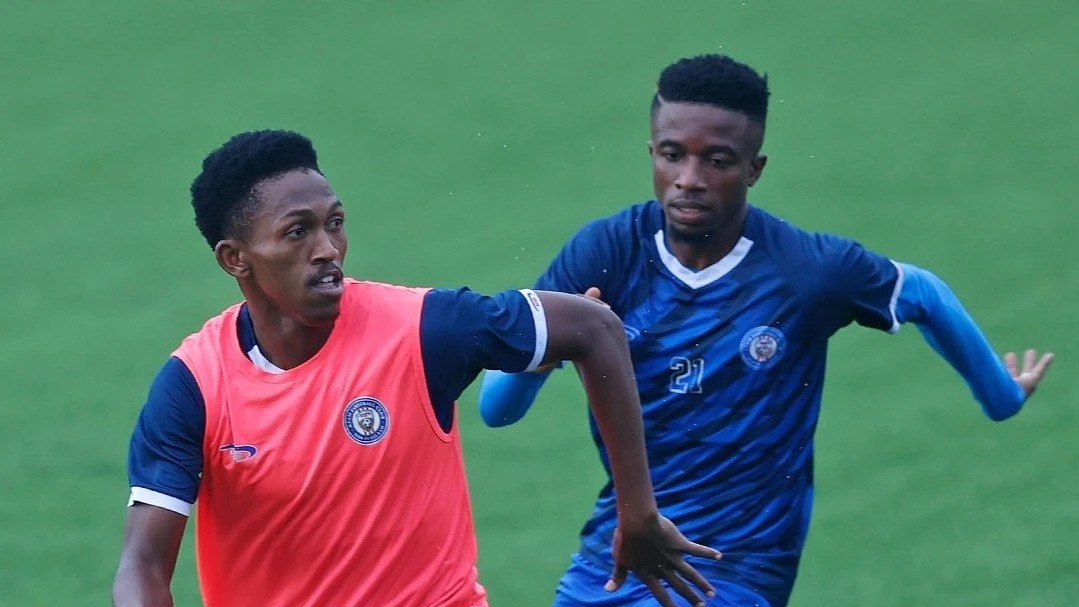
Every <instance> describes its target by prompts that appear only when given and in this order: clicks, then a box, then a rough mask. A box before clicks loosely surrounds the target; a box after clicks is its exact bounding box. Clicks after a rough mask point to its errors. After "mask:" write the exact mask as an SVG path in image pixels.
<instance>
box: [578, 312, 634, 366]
mask: <svg viewBox="0 0 1079 607" xmlns="http://www.w3.org/2000/svg"><path fill="white" fill-rule="evenodd" d="M577 335H578V346H579V348H578V351H579V352H580V354H581V356H580V358H586V357H588V356H589V355H591V354H592V353H594V352H597V351H600V350H602V349H604V348H605V347H608V346H609V345H610V344H611V343H612V342H615V343H621V342H625V340H626V329H625V326H624V325H623V324H622V319H621V318H619V317H618V315H617V314H615V313H614V312H613V311H612V310H611V309H610V308H605V307H602V306H595V307H594V308H593V309H592V310H590V312H589V314H588V316H587V317H586V318H583V319H582V323H581V326H580V328H579V329H578V332H577Z"/></svg>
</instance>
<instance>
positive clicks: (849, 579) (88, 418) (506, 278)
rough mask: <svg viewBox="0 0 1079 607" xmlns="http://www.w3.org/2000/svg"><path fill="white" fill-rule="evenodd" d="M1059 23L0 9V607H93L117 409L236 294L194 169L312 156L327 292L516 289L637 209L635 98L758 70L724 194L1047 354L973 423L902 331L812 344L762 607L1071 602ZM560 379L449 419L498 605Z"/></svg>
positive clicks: (863, 15)
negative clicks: (743, 191)
mask: <svg viewBox="0 0 1079 607" xmlns="http://www.w3.org/2000/svg"><path fill="white" fill-rule="evenodd" d="M1077 26H1079V5H1077V4H1075V3H1074V2H1071V1H1065V0H1057V1H1049V0H1047V1H1042V2H1034V3H1027V4H1022V3H1016V2H1003V1H1001V0H983V1H979V2H972V1H965V2H964V1H960V2H953V3H941V2H928V1H920V2H910V3H897V2H883V1H878V2H866V3H838V2H828V1H825V0H812V1H811V0H802V1H800V2H794V1H788V2H752V1H747V2H729V1H720V0H713V1H711V2H701V1H695V2H671V3H668V4H666V5H664V4H662V3H660V2H640V1H636V0H623V1H619V2H569V1H564V0H557V1H550V2H546V3H523V2H522V3H512V2H503V3H495V2H490V1H486V2H485V1H478V0H471V1H467V0H462V1H456V2H449V1H447V2H431V1H428V2H419V1H413V2H385V3H376V2H355V3H348V2H317V3H310V4H307V5H301V4H299V3H289V2H271V1H264V2H250V1H249V2H239V1H233V2H224V1H222V2H207V1H189V2H159V3H150V2H130V1H114V2H101V3H87V2H72V1H69V0H57V1H54V2H49V3H44V2H42V3H32V2H26V1H12V2H8V3H6V4H5V6H4V9H3V17H2V18H0V54H2V56H3V58H4V60H3V61H2V62H0V83H2V84H0V129H2V130H0V132H2V133H3V145H2V146H0V167H2V169H0V170H2V171H3V178H2V179H0V197H2V199H3V203H2V213H3V217H4V220H5V221H4V224H5V225H7V226H8V227H11V228H13V229H16V228H17V229H16V231H15V232H12V233H9V234H8V236H9V237H7V238H5V239H4V242H3V245H2V251H3V259H4V260H5V262H6V263H4V264H2V267H0V284H3V285H4V287H5V288H4V296H3V297H2V298H0V317H2V318H3V319H4V321H3V323H4V325H3V331H2V334H3V339H2V340H0V386H3V392H2V393H3V405H2V406H0V457H2V461H3V466H0V488H2V489H0V491H2V494H0V495H2V496H0V604H2V605H4V606H37V605H101V604H106V603H107V602H108V599H107V597H108V594H109V588H110V584H111V579H112V575H113V572H114V569H115V564H116V559H117V556H118V552H119V547H120V540H121V531H122V520H123V515H124V503H125V500H126V497H127V481H126V474H125V457H126V449H127V441H128V437H129V434H130V431H131V427H132V424H133V422H134V419H135V416H136V414H137V412H138V410H139V408H140V406H141V404H142V399H143V398H144V397H145V393H146V390H147V387H148V385H149V382H150V379H151V378H152V376H153V374H154V373H155V372H156V370H157V368H158V367H159V365H160V364H161V363H162V362H163V361H164V360H165V358H166V357H167V356H168V354H169V352H170V351H171V350H172V348H174V347H175V345H176V344H178V342H179V340H180V339H181V338H182V337H183V336H185V335H186V334H188V333H189V332H191V331H194V330H196V329H197V328H198V327H199V326H200V325H201V322H202V321H203V320H204V319H205V318H207V317H209V316H211V315H213V314H215V313H217V312H218V311H219V310H220V309H222V308H223V307H224V306H226V305H228V304H230V303H232V302H233V301H235V299H236V298H237V296H238V292H237V291H236V289H235V286H234V284H233V283H231V282H230V281H229V280H228V279H227V277H226V276H225V275H224V274H223V273H222V272H221V271H220V270H219V269H218V268H217V267H216V265H215V263H214V262H213V260H212V257H211V255H210V253H209V251H208V250H207V249H206V247H205V244H204V243H202V242H201V239H200V237H199V235H198V233H197V232H196V229H195V226H194V224H193V220H192V214H191V211H190V207H189V202H188V197H187V188H188V185H189V184H190V181H191V179H192V178H193V177H194V175H195V174H196V173H197V171H198V168H199V163H200V161H201V159H202V157H203V155H204V154H205V153H206V152H208V151H209V150H210V149H211V148H212V147H214V146H216V145H218V144H219V143H221V142H223V141H224V140H225V139H227V138H228V137H229V136H230V135H232V134H233V133H236V132H239V131H242V130H248V129H254V128H270V127H272V128H282V127H283V128H291V129H297V130H300V131H302V132H304V133H305V134H307V135H309V136H310V137H312V138H313V140H314V141H315V143H316V146H317V147H318V149H319V152H320V154H321V157H322V164H323V167H324V169H325V170H326V172H327V175H328V176H329V178H330V180H331V182H332V183H333V184H334V185H335V187H336V188H337V191H338V192H339V194H340V195H341V196H342V198H343V199H344V200H345V202H346V205H347V206H348V208H349V213H350V222H349V230H350V233H349V235H350V237H351V247H350V253H351V257H350V259H349V262H348V266H347V270H348V272H349V273H350V274H351V275H353V276H357V277H362V278H369V279H375V280H384V281H392V282H400V283H406V284H411V285H438V286H458V285H462V284H463V285H468V286H471V287H472V288H474V289H479V290H486V291H492V290H500V289H504V288H510V287H519V286H525V285H528V284H530V283H531V282H532V280H533V279H534V278H535V276H536V275H538V273H539V272H540V271H541V270H542V269H543V268H544V267H545V266H546V264H547V262H548V261H549V259H550V257H551V256H552V255H554V253H555V252H556V251H557V249H558V248H559V246H560V245H561V243H562V242H563V241H564V239H565V238H566V237H568V236H569V234H571V233H572V232H573V231H574V230H575V229H576V228H577V227H578V225H579V224H581V223H582V222H584V221H585V220H587V219H590V218H593V217H595V216H598V215H602V214H607V213H610V212H613V211H615V210H617V209H619V208H620V207H622V206H624V205H627V204H629V203H632V202H635V201H638V200H642V199H645V198H647V197H649V196H650V195H651V181H650V172H649V162H648V158H647V156H646V148H645V141H646V139H647V136H648V133H647V126H648V112H647V108H648V102H649V99H650V95H651V93H652V92H653V90H654V85H655V81H656V77H657V75H658V73H659V71H660V70H661V69H662V68H663V67H664V66H665V65H667V64H668V63H670V62H671V61H673V60H675V59H677V58H679V57H682V56H686V55H692V54H696V53H700V52H711V51H720V52H728V53H731V54H733V55H734V56H736V57H737V58H740V59H742V60H744V61H748V62H749V63H751V64H752V65H754V66H756V67H757V68H758V69H760V70H763V71H766V72H767V73H768V75H769V77H770V82H771V85H772V89H773V102H772V106H771V115H770V119H769V130H768V136H767V141H766V145H765V149H766V152H767V153H768V154H769V155H770V162H769V164H768V170H767V171H766V172H765V175H764V179H763V180H762V182H761V184H760V185H759V186H758V187H757V188H755V189H754V190H753V191H752V195H753V202H755V203H756V204H758V205H760V206H762V207H764V208H766V209H768V210H770V211H772V212H774V213H777V214H779V215H781V216H783V217H785V218H787V219H789V220H791V221H793V222H795V223H797V224H800V225H802V226H803V227H806V228H810V229H819V230H827V231H832V232H837V233H840V234H843V235H847V236H851V237H854V238H857V239H859V240H861V241H862V242H864V243H865V244H867V245H868V246H870V247H872V248H874V249H877V250H879V251H881V252H884V253H887V254H889V255H891V256H893V257H895V258H898V259H902V260H904V261H909V262H913V263H917V264H921V265H923V266H926V267H929V268H931V269H933V270H935V271H936V272H937V273H939V274H940V275H941V276H943V277H944V278H946V279H947V280H949V281H950V282H951V284H952V285H953V287H954V289H955V290H956V292H957V293H958V294H959V295H960V297H961V298H963V300H964V301H965V303H966V304H967V305H968V307H969V309H970V310H971V312H972V313H973V314H974V315H975V316H976V317H977V318H978V319H979V321H980V323H981V324H982V326H983V328H984V330H985V331H986V333H987V334H988V335H989V337H990V338H991V339H992V340H993V342H994V344H995V345H996V346H997V347H998V348H1000V349H1001V350H1002V351H1003V350H1005V349H1016V348H1025V347H1038V348H1042V349H1053V350H1054V351H1056V352H1057V354H1058V360H1057V363H1056V364H1055V366H1054V368H1053V370H1052V372H1051V375H1050V377H1049V379H1048V381H1047V382H1046V384H1045V386H1044V388H1043V390H1042V391H1041V392H1040V393H1039V394H1038V395H1037V397H1036V398H1035V399H1034V401H1033V402H1032V403H1031V404H1030V405H1029V407H1028V409H1027V410H1025V411H1024V412H1023V413H1022V414H1020V415H1019V416H1018V417H1017V418H1015V419H1013V420H1010V421H1008V422H1005V423H1003V424H994V423H992V422H990V421H988V420H987V419H986V418H984V417H983V416H982V414H981V413H980V412H979V410H978V407H977V405H976V403H975V402H974V401H973V399H972V398H971V397H970V395H969V393H968V391H967V389H966V387H965V386H964V385H963V383H962V381H961V380H960V379H958V378H957V377H956V376H955V375H954V374H953V373H952V372H951V371H950V369H949V368H948V367H947V365H946V364H945V363H943V362H942V361H941V360H939V359H938V358H937V357H936V356H935V355H933V354H932V352H931V351H930V350H929V348H928V347H927V346H926V345H925V344H924V343H923V342H922V341H921V339H920V337H919V336H918V334H917V331H915V330H912V329H910V328H908V329H907V330H905V331H903V332H902V333H901V334H900V335H899V336H897V337H888V336H885V335H881V334H876V333H873V332H870V331H865V330H858V329H850V330H847V331H845V332H842V333H841V334H840V335H839V336H838V337H837V338H836V339H835V340H834V342H833V344H834V347H833V356H832V361H831V366H832V370H831V374H830V380H829V383H828V385H827V389H826V393H825V403H824V407H823V411H824V412H823V417H822V422H821V426H820V430H819V433H818V475H817V478H818V491H817V496H818V498H817V506H816V511H815V519H814V522H813V527H812V531H811V534H810V539H809V546H808V549H807V551H806V556H805V560H804V565H803V567H802V570H801V574H800V577H799V581H798V584H797V586H796V590H795V594H794V599H793V602H792V604H793V605H795V606H799V607H810V606H824V605H828V606H845V605H851V606H854V605H878V606H891V605H1009V606H1010V605H1031V606H1033V605H1037V606H1046V605H1054V606H1056V605H1060V606H1063V605H1075V604H1079V549H1077V548H1076V546H1075V542H1076V540H1077V539H1079V478H1077V474H1076V472H1077V471H1076V463H1077V462H1079V443H1077V441H1076V440H1075V435H1076V426H1077V423H1076V422H1077V421H1079V413H1077V412H1076V407H1075V405H1076V400H1077V397H1079V379H1077V377H1076V374H1075V372H1074V368H1075V367H1074V363H1073V358H1074V355H1075V352H1076V349H1075V347H1074V344H1075V341H1076V338H1075V336H1074V334H1072V333H1071V331H1073V330H1075V319H1076V314H1075V312H1074V308H1075V302H1076V301H1077V300H1079V270H1077V266H1076V263H1075V262H1076V259H1079V243H1077V239H1079V238H1077V237H1079V231H1077V227H1079V220H1077V218H1076V213H1075V209H1074V204H1073V202H1072V198H1073V196H1074V193H1075V191H1076V189H1077V186H1079V177H1077V172H1076V168H1075V162H1076V146H1075V142H1076V140H1079V113H1077V112H1076V111H1075V108H1074V103H1073V100H1074V97H1075V94H1076V93H1077V80H1076V76H1075V74H1076V73H1077V70H1076V58H1077V57H1079V36H1076V35H1075V32H1076V31H1077V30H1079V28H1077ZM561 375H562V376H561V377H558V378H557V379H555V380H553V381H552V382H551V384H550V385H549V386H548V388H547V389H546V390H545V391H544V392H543V394H542V395H541V398H540V400H539V402H538V403H537V405H536V407H535V408H534V409H533V412H532V413H531V414H530V415H529V416H528V417H527V418H526V419H525V420H524V421H523V422H521V423H520V424H518V425H516V426H513V427H510V428H506V429H500V430H490V429H487V428H485V427H483V426H482V424H481V423H480V421H479V418H478V415H477V414H476V410H475V388H472V389H470V390H469V392H468V393H466V395H465V396H464V397H463V398H462V399H461V401H460V405H461V412H462V413H461V418H462V422H461V424H462V431H463V435H464V442H465V450H466V456H467V458H468V465H469V474H470V481H471V487H472V494H473V501H474V505H475V514H476V521H477V526H478V530H479V534H480V541H481V563H480V564H481V575H482V578H483V581H484V583H485V584H486V585H487V587H488V588H489V590H490V593H491V602H492V605H494V606H496V607H505V606H515V607H518V606H519V607H529V606H533V605H535V606H542V605H548V604H549V601H550V598H551V596H552V592H553V588H554V586H555V584H556V581H557V579H558V577H559V575H560V574H561V572H562V570H563V568H564V567H565V566H566V564H567V563H568V557H569V555H570V553H571V552H572V551H573V550H574V549H575V545H576V534H577V531H578V528H579V526H580V524H581V523H582V522H583V521H584V519H585V517H586V515H587V514H588V512H589V511H590V507H591V500H592V498H593V496H594V494H595V492H596V491H597V490H598V489H599V487H600V484H601V470H600V466H599V464H598V461H597V459H596V457H595V454H594V452H593V449H592V447H591V446H590V443H589V440H588V437H587V429H586V424H585V414H584V406H585V405H584V402H583V400H582V398H581V390H580V388H579V386H578V384H577V382H576V378H575V377H574V375H573V374H572V373H563V374H561ZM190 539H191V536H190V534H189V541H188V542H187V544H186V547H185V550H184V553H183V555H182V558H181V563H180V566H179V570H178V572H177V575H176V580H175V583H174V590H175V595H176V597H177V604H178V605H196V604H198V594H197V582H196V578H195V573H194V564H193V558H192V552H191V541H190ZM418 548H419V549H422V547H418ZM719 548H722V546H720V547H719Z"/></svg>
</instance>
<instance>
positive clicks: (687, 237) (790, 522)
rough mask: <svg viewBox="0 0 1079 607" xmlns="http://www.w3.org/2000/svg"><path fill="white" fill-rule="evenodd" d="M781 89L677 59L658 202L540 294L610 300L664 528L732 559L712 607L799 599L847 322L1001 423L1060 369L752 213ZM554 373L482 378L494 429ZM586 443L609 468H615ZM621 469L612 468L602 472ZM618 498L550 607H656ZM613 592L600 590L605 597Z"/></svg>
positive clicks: (952, 303) (918, 292)
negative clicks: (769, 117)
mask: <svg viewBox="0 0 1079 607" xmlns="http://www.w3.org/2000/svg"><path fill="white" fill-rule="evenodd" d="M768 97H769V90H768V84H767V81H766V80H765V79H764V78H762V77H761V76H760V75H758V74H757V73H756V72H755V71H754V70H753V69H752V68H750V67H748V66H746V65H744V64H742V63H739V62H737V61H734V60H732V59H731V58H729V57H725V56H718V55H706V56H698V57H694V58H689V59H682V60H679V61H677V62H676V63H674V64H672V65H670V66H668V67H667V68H666V69H665V70H664V71H663V73H662V74H661V76H660V79H659V87H658V91H657V93H656V94H655V97H654V99H653V101H652V117H651V129H652V133H651V135H652V139H651V142H650V143H649V149H650V151H651V156H652V163H653V182H654V186H655V196H656V199H655V200H652V201H649V202H645V203H642V204H637V205H634V206H631V207H629V208H627V209H625V210H623V211H621V212H619V213H616V214H614V215H612V216H609V217H606V218H603V219H598V220H595V221H592V222H591V223H588V224H587V225H585V226H584V227H583V228H581V229H580V230H579V231H578V232H577V233H576V234H575V235H574V236H573V237H572V238H571V239H570V240H569V242H568V243H566V245H565V247H564V248H563V249H562V251H561V252H560V253H559V254H558V256H557V257H556V258H555V259H554V261H553V262H552V263H551V265H550V267H549V268H548V270H547V272H546V273H545V274H544V275H543V276H542V277H540V279H539V280H538V282H537V283H536V287H537V288H540V289H548V290H556V291H565V292H568V293H578V294H587V295H590V296H595V297H602V299H603V300H604V301H605V302H606V303H607V304H609V305H610V307H611V308H612V309H613V310H614V311H615V312H616V313H617V314H618V316H619V317H621V318H622V320H623V322H624V325H625V330H626V333H627V335H628V337H629V340H630V351H631V354H632V358H633V362H634V369H635V372H636V377H637V383H638V389H639V391H640V395H641V402H642V405H643V407H644V415H645V431H646V435H647V443H648V457H649V462H650V465H651V470H652V477H653V479H654V483H655V490H656V496H657V499H658V503H659V506H660V509H661V511H662V512H663V513H664V514H665V515H666V516H668V517H670V518H671V520H673V521H674V522H676V523H677V524H678V525H679V527H680V528H681V529H682V530H683V531H684V532H685V533H686V534H687V535H688V536H690V537H693V538H695V539H696V540H697V541H701V542H703V543H705V544H708V545H712V546H715V547H717V548H719V549H720V550H723V553H724V558H723V560H721V561H717V562H708V563H705V562H701V563H700V564H699V566H698V569H699V570H700V571H701V572H702V573H704V574H705V575H706V576H707V577H708V578H709V580H710V581H711V582H712V584H713V585H714V586H715V588H716V590H717V591H718V596H717V597H716V598H714V599H712V601H711V602H709V605H739V606H742V605H753V606H767V607H780V606H782V605H786V604H787V603H788V601H789V597H790V594H791V590H792V587H793V585H794V580H795V576H796V574H797V569H798V563H799V559H800V557H801V554H802V548H803V545H804V543H805V539H806V532H807V529H808V527H809V518H810V511H811V506H812V499H813V434H814V430H815V428H816V424H817V417H818V413H819V408H820V400H821V391H822V388H823V385H824V370H825V361H826V354H827V347H828V339H829V338H830V337H831V336H832V335H833V334H834V333H835V332H836V331H838V330H839V329H841V328H843V327H845V326H847V325H849V324H851V323H857V324H859V325H862V326H865V327H870V328H874V329H878V330H881V331H887V332H890V333H894V332H896V331H897V330H898V329H899V327H900V326H901V325H902V324H904V323H913V324H915V325H916V326H917V327H918V329H919V330H920V331H921V333H922V334H923V335H924V337H925V339H926V341H927V342H928V343H929V344H930V346H932V348H933V349H934V350H936V351H937V353H939V354H940V355H941V356H942V357H943V358H944V359H945V360H947V361H948V362H949V363H950V364H951V365H952V366H953V367H954V368H955V370H956V371H958V373H959V374H960V375H961V376H962V377H963V379H964V380H966V382H967V384H968V385H969V386H970V389H971V390H972V391H973V394H974V397H975V398H976V399H977V400H978V402H979V403H980V404H981V406H982V408H983V410H984V412H985V414H986V415H987V416H989V417H990V418H991V419H993V420H1004V419H1007V418H1009V417H1011V416H1013V415H1015V414H1016V413H1017V412H1018V411H1019V409H1020V408H1021V407H1022V406H1023V403H1024V402H1025V401H1026V399H1027V398H1028V397H1029V396H1030V395H1031V394H1032V393H1033V392H1034V390H1035V388H1036V387H1037V386H1038V383H1039V382H1040V381H1041V379H1042V377H1043V375H1044V373H1045V371H1046V368H1047V367H1048V366H1049V363H1050V362H1051V361H1052V354H1046V355H1045V356H1043V357H1042V358H1041V359H1040V360H1037V361H1036V353H1035V352H1034V351H1033V350H1031V351H1027V352H1026V355H1025V357H1024V360H1023V363H1022V367H1020V366H1019V364H1018V362H1017V360H1016V357H1015V355H1013V354H1011V353H1009V354H1007V355H1006V356H1005V357H1004V359H1003V360H1001V359H1000V358H998V357H997V355H996V354H995V353H994V351H993V349H992V347H990V344H989V343H988V342H987V340H986V338H985V337H984V335H983V334H982V332H981V331H980V330H979V328H978V326H977V325H976V324H975V322H974V321H973V320H972V319H971V317H970V316H969V315H968V314H967V312H966V311H965V310H964V308H963V306H962V305H961V304H960V302H959V300H958V299H957V298H956V296H955V295H954V294H953V293H952V291H951V289H949V287H948V286H947V285H946V284H945V283H944V282H943V281H942V280H941V279H940V278H938V277H937V276H935V275H934V274H932V273H930V272H928V271H926V270H923V269H921V268H918V267H915V266H912V265H910V264H905V263H900V262H895V261H892V260H891V259H889V258H887V257H884V256H882V255H879V254H877V253H874V252H871V251H868V250H866V249H865V248H863V247H862V246H860V245H859V244H858V243H856V242H854V241H851V240H848V239H846V238H842V237H839V236H833V235H828V234H814V233H809V232H805V231H803V230H800V229H798V228H797V227H795V226H793V225H790V224H789V223H787V222H785V221H783V220H781V219H779V218H777V217H775V216H773V215H771V214H769V213H767V212H766V211H764V210H762V209H760V208H757V207H755V206H752V205H749V204H748V203H747V201H746V193H747V190H748V188H750V187H751V186H753V185H754V184H755V183H756V182H757V180H758V179H760V176H761V173H762V171H763V170H764V167H765V162H766V160H767V158H766V157H765V156H764V155H763V154H761V146H762V143H763V140H764V131H765V120H766V114H767V108H768ZM547 377H548V373H547V372H546V371H541V372H529V373H521V374H506V373H501V372H487V373H486V374H485V375H484V378H483V385H482V389H481V393H480V407H481V413H482V416H483V418H484V420H485V421H486V423H487V424H489V425H491V426H501V425H507V424H512V423H514V422H516V421H517V420H519V419H520V418H521V417H522V416H523V415H524V414H525V412H526V411H527V409H528V407H529V406H530V404H531V403H532V401H533V399H534V398H535V395H536V393H537V392H538V391H539V389H540V387H541V386H542V384H543V382H544V381H545V379H546V378H547ZM592 433H593V436H594V438H595V442H596V445H597V447H598V449H599V454H600V459H601V461H602V462H603V465H604V467H605V468H608V459H607V451H606V449H605V448H604V445H603V443H602V441H601V440H600V437H599V435H598V434H597V433H596V426H595V422H594V420H593V421H592ZM608 472H609V468H608ZM615 512H616V501H615V496H614V494H613V488H612V485H611V484H610V483H609V482H608V483H607V485H606V486H605V487H604V488H603V489H602V490H601V491H600V493H599V497H598V499H597V501H596V504H595V508H594V511H593V514H592V517H591V519H590V520H589V521H588V522H587V523H586V524H585V525H584V528H583V529H582V531H581V543H580V549H579V551H578V552H577V553H576V554H575V555H574V556H573V558H572V562H571V565H570V567H569V570H568V571H567V572H566V573H565V575H564V576H563V578H562V580H561V582H560V584H559V586H558V589H557V593H556V598H555V603H554V604H555V605H556V606H557V607H570V606H584V605H589V606H644V605H654V602H653V599H652V598H651V597H650V596H649V593H648V590H647V589H646V588H645V587H644V586H643V585H641V584H639V583H637V582H635V581H626V580H625V578H624V576H623V575H620V574H618V573H616V574H615V575H614V576H611V571H612V562H611V553H610V550H609V546H610V544H611V539H612V535H613V533H614V531H615ZM608 577H610V578H611V580H610V583H609V584H608V585H607V591H606V592H605V591H603V590H599V588H600V585H601V584H600V583H601V582H602V581H604V580H606V579H607V578H608Z"/></svg>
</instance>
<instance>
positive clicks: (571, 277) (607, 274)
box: [535, 218, 625, 294]
mask: <svg viewBox="0 0 1079 607" xmlns="http://www.w3.org/2000/svg"><path fill="white" fill-rule="evenodd" d="M617 227H618V226H617V225H615V221H614V220H613V219H612V218H605V219H597V220H594V221H591V222H589V223H587V224H585V225H584V227H582V228H581V229H580V230H578V231H577V233H576V234H574V235H573V236H572V237H571V238H570V239H569V240H568V241H567V242H566V244H565V245H563V247H562V250H561V251H559V253H558V255H557V256H556V257H555V258H554V260H553V261H552V262H551V264H550V266H548V268H547V271H546V272H544V274H543V275H542V276H540V277H539V280H537V281H536V284H535V288H536V289H538V290H542V291H559V292H562V293H573V294H580V293H584V292H585V291H586V290H588V288H589V287H598V288H599V290H600V292H607V291H609V289H608V287H609V286H610V284H611V278H612V276H613V275H614V273H615V271H616V270H617V268H619V267H621V265H620V264H619V263H618V260H617V257H618V254H619V250H618V246H619V244H625V243H620V242H619V240H620V239H619V237H618V234H617Z"/></svg>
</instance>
